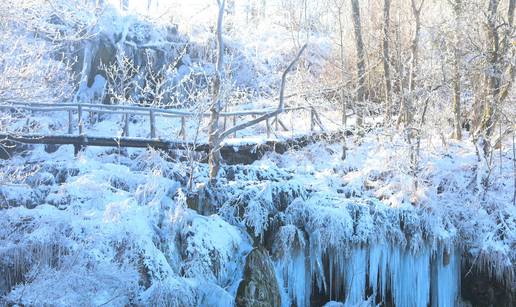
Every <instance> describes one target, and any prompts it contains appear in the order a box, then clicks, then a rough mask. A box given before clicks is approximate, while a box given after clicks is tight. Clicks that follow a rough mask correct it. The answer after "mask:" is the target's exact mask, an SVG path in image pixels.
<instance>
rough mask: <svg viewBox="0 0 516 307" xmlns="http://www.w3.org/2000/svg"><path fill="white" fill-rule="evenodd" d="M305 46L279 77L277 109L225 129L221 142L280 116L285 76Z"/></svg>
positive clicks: (283, 105)
mask: <svg viewBox="0 0 516 307" xmlns="http://www.w3.org/2000/svg"><path fill="white" fill-rule="evenodd" d="M306 46H307V44H304V45H303V47H301V49H300V50H299V52H298V53H297V55H296V57H295V58H294V60H292V62H290V65H289V66H288V67H287V69H285V71H284V72H283V75H282V76H281V87H280V97H279V105H278V108H277V109H276V110H275V111H273V112H270V113H266V114H264V115H262V116H260V117H258V118H255V119H253V120H250V121H248V122H245V123H242V124H239V125H236V126H234V127H231V128H229V129H227V130H226V131H224V132H223V133H222V134H221V135H220V138H221V140H223V139H225V138H226V137H228V136H230V135H231V134H233V133H234V132H237V131H239V130H242V129H245V128H248V127H251V126H254V125H256V124H258V123H259V122H262V121H264V120H267V119H268V118H271V117H274V116H276V115H278V114H280V113H281V112H283V110H284V108H285V101H284V93H285V83H286V79H287V74H288V72H289V71H290V70H291V69H292V68H293V67H294V65H295V64H296V62H297V61H298V60H299V58H300V57H301V54H303V51H305V49H306Z"/></svg>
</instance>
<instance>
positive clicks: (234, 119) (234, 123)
mask: <svg viewBox="0 0 516 307" xmlns="http://www.w3.org/2000/svg"><path fill="white" fill-rule="evenodd" d="M236 122H237V121H236V115H233V126H236ZM233 137H234V138H236V131H235V132H233Z"/></svg>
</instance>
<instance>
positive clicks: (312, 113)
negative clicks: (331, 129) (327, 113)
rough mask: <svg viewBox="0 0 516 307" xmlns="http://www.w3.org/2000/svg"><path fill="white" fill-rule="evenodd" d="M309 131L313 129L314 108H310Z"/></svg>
mask: <svg viewBox="0 0 516 307" xmlns="http://www.w3.org/2000/svg"><path fill="white" fill-rule="evenodd" d="M310 131H314V108H310Z"/></svg>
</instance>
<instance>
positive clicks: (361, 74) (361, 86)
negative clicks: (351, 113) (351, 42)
mask: <svg viewBox="0 0 516 307" xmlns="http://www.w3.org/2000/svg"><path fill="white" fill-rule="evenodd" d="M351 11H352V15H353V16H352V18H353V29H354V33H355V47H356V51H357V78H358V81H357V91H356V93H357V94H356V100H357V102H359V103H360V105H359V106H358V107H355V110H356V112H357V125H358V126H359V127H361V126H362V125H363V112H362V109H363V108H364V101H365V71H366V67H365V51H364V41H363V39H362V24H361V22H360V6H359V1H358V0H351Z"/></svg>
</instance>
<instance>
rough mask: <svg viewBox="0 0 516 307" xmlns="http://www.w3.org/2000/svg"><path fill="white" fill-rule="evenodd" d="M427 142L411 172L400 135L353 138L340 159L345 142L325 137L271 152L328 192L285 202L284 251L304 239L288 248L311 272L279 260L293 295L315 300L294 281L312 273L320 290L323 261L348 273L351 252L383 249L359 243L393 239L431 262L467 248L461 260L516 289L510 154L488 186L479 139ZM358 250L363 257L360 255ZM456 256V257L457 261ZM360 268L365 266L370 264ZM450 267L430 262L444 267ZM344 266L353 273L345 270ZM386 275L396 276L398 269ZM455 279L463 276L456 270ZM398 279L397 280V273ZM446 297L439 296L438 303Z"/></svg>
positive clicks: (502, 155)
mask: <svg viewBox="0 0 516 307" xmlns="http://www.w3.org/2000/svg"><path fill="white" fill-rule="evenodd" d="M424 142H428V144H425V146H422V147H423V148H430V149H429V150H424V151H422V152H421V155H420V162H419V165H418V171H417V173H416V176H413V175H410V174H411V173H410V168H409V166H410V162H409V154H408V150H407V146H406V145H404V141H403V140H402V139H399V138H397V137H379V136H378V135H374V136H369V137H366V138H364V139H361V140H360V143H359V144H358V145H356V144H355V145H352V146H350V147H351V149H350V150H349V152H348V158H347V160H346V161H344V162H343V161H340V156H339V154H340V153H339V145H333V146H321V145H320V144H317V145H313V146H310V147H308V148H307V149H305V150H301V151H297V152H291V153H289V154H286V155H282V156H279V155H276V154H272V155H270V156H269V157H268V159H266V160H264V162H263V163H265V164H270V163H271V161H273V163H276V164H277V165H278V166H279V167H281V168H284V169H286V170H296V173H295V175H294V177H295V178H297V179H298V180H301V181H302V182H303V184H304V185H305V186H308V187H310V188H311V189H317V190H320V191H324V193H319V194H320V195H317V194H314V195H312V197H311V198H310V199H309V200H308V201H296V202H294V203H293V204H292V205H291V206H290V207H289V208H288V209H287V216H288V219H287V220H288V222H289V223H292V225H293V226H290V225H289V226H288V228H287V230H288V231H286V232H284V231H282V232H279V235H280V236H281V235H283V236H285V238H283V239H280V240H277V241H276V242H282V241H286V242H291V243H290V244H284V245H283V247H281V248H280V249H285V248H287V247H289V246H290V247H291V246H299V245H300V246H301V248H300V249H301V252H299V249H298V250H295V251H292V250H290V249H291V248H290V249H289V248H287V250H289V253H290V256H288V257H287V258H288V259H289V261H294V262H295V261H299V262H300V263H305V264H306V270H305V273H303V274H306V276H300V275H299V274H301V273H299V272H298V271H293V270H292V269H289V266H291V265H292V263H289V262H288V261H287V262H284V261H283V260H284V259H285V258H281V257H280V258H278V259H280V261H279V262H278V269H279V270H280V276H281V274H283V279H284V280H285V281H287V282H286V284H288V285H289V287H290V288H289V289H288V292H289V295H290V296H291V297H292V298H293V299H296V300H298V305H306V304H307V303H306V301H307V300H308V299H309V296H308V297H307V296H306V295H305V296H303V297H301V298H300V297H299V296H300V295H301V293H306V291H307V290H308V289H300V288H298V289H294V288H292V285H295V284H296V282H295V281H288V280H290V279H305V280H306V278H309V279H310V278H314V279H315V280H317V281H318V287H319V288H320V289H327V287H330V288H331V286H329V285H328V284H324V283H325V280H324V278H322V277H321V275H323V276H324V274H325V273H321V272H322V271H323V269H324V263H325V262H326V266H328V263H329V265H330V266H333V269H332V268H331V267H330V269H329V271H328V272H330V274H332V273H333V274H337V273H338V271H339V270H341V273H342V270H344V271H345V270H348V269H350V268H351V269H352V268H353V266H354V265H353V261H355V260H353V259H359V260H360V259H361V261H364V259H367V258H368V257H373V256H374V254H375V252H373V251H371V250H367V249H366V250H362V248H361V246H376V245H378V244H380V246H381V244H385V243H388V245H390V246H391V247H389V248H391V249H392V248H394V250H396V249H398V248H399V249H400V250H399V251H398V253H400V252H401V255H403V253H411V254H412V255H413V256H414V257H416V258H415V259H416V260H417V259H425V260H424V261H427V262H435V261H437V262H438V260H439V257H441V258H442V257H445V258H447V259H448V258H449V257H451V256H449V255H448V256H446V255H447V253H454V252H455V250H457V252H456V254H457V255H458V256H457V258H460V257H461V256H460V255H462V254H463V255H464V256H465V257H463V258H462V261H463V263H462V266H463V267H464V268H465V269H466V270H478V271H483V272H487V273H488V275H490V276H491V277H493V278H495V279H497V280H500V281H502V282H503V283H505V284H506V286H507V287H508V288H509V289H511V288H512V287H513V286H512V285H511V283H513V282H514V281H513V276H514V267H515V266H514V263H516V253H515V252H514V244H515V242H516V231H515V229H516V211H515V209H514V206H512V189H513V188H514V187H513V177H512V176H513V174H512V161H511V155H512V154H511V153H510V152H505V151H501V152H499V153H498V152H497V154H496V157H495V159H494V161H493V166H492V169H491V172H490V181H489V186H488V187H487V189H484V188H483V187H481V186H479V185H477V184H476V172H477V167H478V164H479V163H478V160H477V156H476V154H475V148H474V144H473V143H472V142H471V141H469V140H465V141H463V142H452V143H449V144H442V143H441V141H440V140H439V139H437V138H436V139H433V138H429V139H426V140H424ZM506 148H510V147H509V146H507V147H506ZM314 178H317V180H314ZM416 183H417V185H416ZM286 227H287V226H286ZM292 227H295V229H297V230H298V231H294V230H293V228H292ZM301 230H302V231H301ZM293 234H297V235H293ZM300 234H304V236H305V237H302V236H301V235H300ZM293 242H298V243H293ZM303 242H304V243H303ZM393 246H394V247H393ZM335 251H338V252H337V253H335ZM443 251H444V252H443ZM357 252H358V253H362V255H361V256H357V257H355V256H354V254H355V253H357ZM282 253H283V254H284V253H285V252H284V251H283V252H282ZM383 253H386V254H387V255H389V256H386V257H392V250H391V251H386V250H383ZM280 254H281V253H280ZM342 254H347V256H346V257H349V259H350V260H351V263H349V262H344V261H342V260H339V259H340V258H339V257H341V255H342ZM443 255H445V256H443ZM314 256H315V257H314ZM296 257H297V258H296ZM299 257H301V258H303V257H305V259H304V260H303V259H299ZM325 257H327V258H326V259H325ZM328 257H330V259H328ZM421 257H422V258H421ZM451 258H452V259H451V260H450V261H451V262H453V261H457V259H453V257H451ZM296 259H297V260H296ZM335 259H337V260H335ZM389 259H390V258H389ZM308 260H309V261H308ZM448 260H449V259H448ZM392 261H394V260H389V262H392ZM406 261H407V259H406V260H404V261H402V263H403V262H406ZM343 263H346V265H344V266H343ZM371 263H372V260H371V259H370V260H369V269H373V268H374V266H372V265H371ZM339 266H340V269H338V268H339ZM360 266H363V267H367V263H362V264H361V265H360ZM424 267H426V265H424ZM455 267H456V268H458V267H459V265H458V264H455ZM400 269H403V268H401V267H400ZM443 269H444V268H440V267H439V266H437V267H434V266H433V267H432V270H437V271H439V270H443ZM326 270H328V268H326ZM376 270H382V269H381V267H380V269H378V268H377V269H376ZM388 270H389V269H388ZM334 271H336V272H334ZM328 272H327V273H326V279H328V276H327V274H328ZM292 274H294V276H293V275H292ZM296 274H297V275H296ZM342 274H343V275H342V276H346V274H345V272H344V273H342ZM388 274H391V277H390V278H394V277H393V276H392V274H393V273H392V272H391V273H388ZM454 274H455V275H457V274H458V273H457V272H455V273H454ZM310 275H314V276H311V277H310ZM307 276H308V277H307ZM380 276H383V275H382V274H380ZM380 278H381V277H380ZM384 278H385V277H384ZM454 278H455V279H454V280H456V278H457V276H455V277H454ZM330 280H332V278H330ZM343 280H344V281H342V280H341V283H342V282H343V283H344V285H342V284H341V285H340V287H341V288H343V289H344V288H345V287H347V286H345V278H344V279H343ZM432 282H435V281H432ZM449 282H450V281H448V283H449ZM327 283H328V282H327ZM359 284H361V285H362V284H363V283H362V282H359ZM393 285H396V284H395V283H394V281H393V283H391V286H393ZM427 285H429V287H428V289H430V288H432V289H433V290H432V292H435V289H437V290H438V289H441V287H440V286H438V285H439V282H438V283H437V284H436V285H434V286H431V283H427ZM335 286H336V285H334V287H335ZM294 287H296V286H294ZM336 287H337V288H339V285H337V286H336ZM423 288H424V287H423ZM373 289H374V287H373ZM379 289H380V290H381V287H379ZM346 290H349V289H347V288H346ZM382 291H383V290H382ZM442 291H443V290H441V292H442ZM330 292H332V291H330ZM361 292H363V291H361V290H360V291H357V293H361ZM333 293H335V291H333ZM349 295H351V297H350V298H349V299H350V300H351V301H352V302H356V299H355V298H356V297H355V298H353V297H354V296H353V294H352V293H351V294H349ZM433 295H434V293H432V296H433ZM423 296H426V295H423ZM423 296H422V297H423ZM362 298H364V297H362ZM364 299H365V298H364ZM443 299H444V298H442V297H441V298H439V297H436V298H433V299H432V304H435V302H436V301H437V302H440V301H442V300H443ZM394 300H396V298H394ZM346 301H347V300H346ZM421 302H422V301H420V303H421ZM407 304H408V305H410V304H409V303H407ZM400 305H402V306H403V305H406V304H402V303H400ZM417 305H420V304H417ZM423 305H425V304H423ZM441 305H443V304H441ZM444 305H446V304H444Z"/></svg>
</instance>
